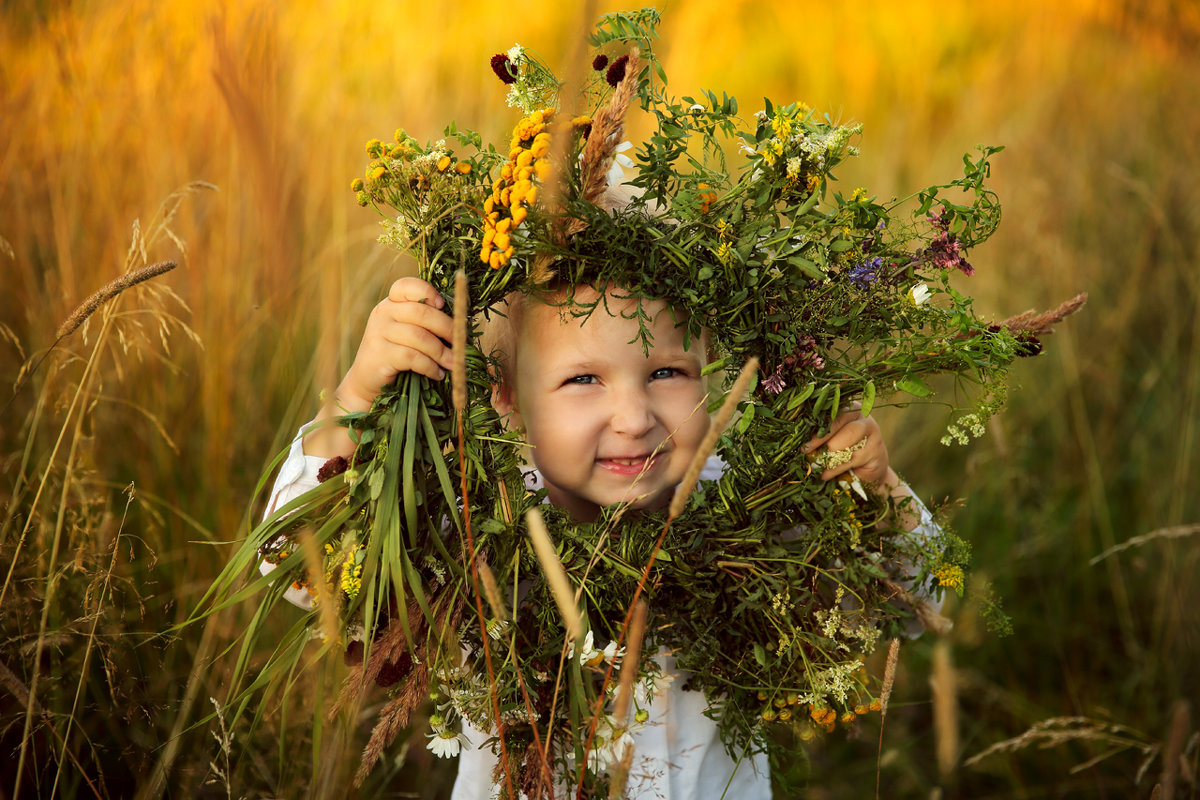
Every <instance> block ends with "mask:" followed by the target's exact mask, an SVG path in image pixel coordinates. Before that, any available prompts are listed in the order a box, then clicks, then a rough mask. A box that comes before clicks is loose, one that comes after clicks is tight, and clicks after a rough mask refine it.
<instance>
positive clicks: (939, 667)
mask: <svg viewBox="0 0 1200 800" xmlns="http://www.w3.org/2000/svg"><path fill="white" fill-rule="evenodd" d="M929 685H930V689H931V690H932V695H933V731H934V739H935V740H936V741H937V765H938V773H939V774H941V776H942V780H943V781H946V782H948V781H950V780H952V779H953V775H954V765H955V762H956V761H957V760H958V697H957V695H958V689H957V686H956V680H955V674H954V664H953V663H952V662H951V657H950V644H949V642H947V641H946V640H945V639H939V640H938V642H937V643H936V644H935V645H934V646H933V671H932V674H931V675H930V677H929Z"/></svg>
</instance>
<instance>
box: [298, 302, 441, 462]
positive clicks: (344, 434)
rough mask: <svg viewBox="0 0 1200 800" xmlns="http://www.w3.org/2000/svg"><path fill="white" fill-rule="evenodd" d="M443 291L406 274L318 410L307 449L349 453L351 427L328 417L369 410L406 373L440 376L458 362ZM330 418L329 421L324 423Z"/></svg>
mask: <svg viewBox="0 0 1200 800" xmlns="http://www.w3.org/2000/svg"><path fill="white" fill-rule="evenodd" d="M444 305H445V301H444V300H443V299H442V297H441V295H439V294H438V293H437V291H435V290H434V288H433V287H432V286H430V285H429V284H428V283H426V282H425V281H423V280H421V279H419V278H401V279H400V280H398V281H396V282H395V283H393V284H392V287H391V289H390V290H389V291H388V296H387V297H386V298H384V299H383V300H381V301H380V302H379V304H378V305H377V306H375V308H374V309H373V310H372V311H371V316H370V317H369V318H368V319H367V326H366V330H364V331H363V338H362V342H361V343H359V345H358V353H357V355H355V357H354V363H353V364H351V365H350V369H349V370H347V371H346V377H344V378H342V382H341V383H340V384H339V385H338V387H337V389H336V390H335V391H334V394H333V397H330V398H328V399H327V400H326V402H325V405H324V406H323V407H322V408H321V410H320V412H319V413H318V414H317V416H316V419H314V420H313V422H314V423H316V424H315V425H314V426H313V427H312V429H311V432H309V433H307V434H305V436H304V453H305V454H306V455H310V456H316V457H319V458H323V459H325V458H333V457H334V456H349V455H350V454H351V453H353V452H354V441H353V440H352V439H351V438H350V436H349V431H348V430H347V429H346V428H343V427H342V426H340V425H333V424H329V421H330V420H332V419H334V418H335V417H338V416H341V415H342V414H345V413H349V412H354V411H368V410H370V408H371V403H372V402H373V401H374V400H375V397H376V395H378V394H379V392H380V390H381V389H382V388H383V387H384V386H386V385H387V384H388V383H389V382H390V381H391V380H392V379H393V378H395V377H396V376H397V375H398V374H400V373H401V372H417V373H420V374H421V375H425V376H426V377H429V378H432V379H434V380H441V379H442V378H443V377H445V375H446V373H447V372H448V371H449V370H450V369H451V368H452V366H453V359H452V357H451V354H450V345H449V344H447V342H449V341H450V339H451V338H452V336H453V328H454V321H453V320H452V319H451V318H450V316H449V315H447V314H446V313H445V312H444V311H442V310H441V309H442V307H443V306H444ZM321 423H325V424H321Z"/></svg>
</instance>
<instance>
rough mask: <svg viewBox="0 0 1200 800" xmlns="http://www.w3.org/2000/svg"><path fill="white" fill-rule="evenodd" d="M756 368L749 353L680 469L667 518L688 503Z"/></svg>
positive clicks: (680, 510) (755, 363) (678, 513)
mask: <svg viewBox="0 0 1200 800" xmlns="http://www.w3.org/2000/svg"><path fill="white" fill-rule="evenodd" d="M756 372H758V359H757V358H754V357H753V356H751V357H750V358H749V359H748V360H747V361H746V365H745V366H744V367H742V371H741V372H740V373H739V374H738V376H737V380H736V381H734V382H733V388H732V389H730V390H729V394H727V395H726V396H725V402H723V403H722V404H721V409H720V410H719V411H718V412H717V415H716V416H715V417H714V418H713V421H712V424H711V425H710V426H709V428H708V433H706V434H705V435H704V439H703V440H702V441H701V442H700V446H699V447H698V448H697V449H696V452H695V454H694V455H693V456H692V460H691V462H689V463H688V467H687V470H685V471H684V473H683V480H682V481H680V482H679V485H678V486H677V487H675V494H674V495H672V497H671V505H670V508H669V509H668V510H667V519H668V520H672V519H675V518H676V517H678V516H679V515H680V514H681V513H683V509H684V507H685V506H686V505H687V499H688V495H690V494H691V493H692V489H694V488H696V481H697V480H699V478H700V471H701V470H702V469H704V462H705V461H707V460H708V456H709V455H710V454H711V453H712V451H713V448H714V447H716V446H717V440H718V439H720V438H721V434H722V433H724V432H725V426H726V425H728V424H729V420H730V419H731V418H732V417H733V412H734V410H735V409H736V408H737V405H738V403H740V402H741V401H742V397H744V396H745V394H746V390H747V389H749V388H750V381H751V380H752V379H753V378H754V374H755V373H756Z"/></svg>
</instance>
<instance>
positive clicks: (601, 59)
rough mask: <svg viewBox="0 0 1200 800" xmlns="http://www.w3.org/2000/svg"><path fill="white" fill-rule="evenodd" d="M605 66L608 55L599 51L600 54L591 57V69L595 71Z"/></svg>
mask: <svg viewBox="0 0 1200 800" xmlns="http://www.w3.org/2000/svg"><path fill="white" fill-rule="evenodd" d="M607 66H608V56H606V55H604V53H601V54H600V55H598V56H596V57H595V58H593V59H592V69H594V70H596V72H599V71H600V70H602V69H604V68H605V67H607Z"/></svg>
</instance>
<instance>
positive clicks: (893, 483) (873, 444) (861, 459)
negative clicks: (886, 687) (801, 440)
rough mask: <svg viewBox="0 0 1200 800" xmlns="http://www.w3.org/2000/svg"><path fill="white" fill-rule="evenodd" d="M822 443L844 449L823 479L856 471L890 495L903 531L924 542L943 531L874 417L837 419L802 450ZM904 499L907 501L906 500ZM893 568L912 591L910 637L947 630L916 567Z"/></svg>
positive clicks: (937, 602)
mask: <svg viewBox="0 0 1200 800" xmlns="http://www.w3.org/2000/svg"><path fill="white" fill-rule="evenodd" d="M860 442H861V444H859V443H860ZM822 445H824V446H825V447H827V448H828V449H829V451H830V452H837V451H841V454H842V458H835V459H832V462H831V463H830V465H829V467H828V468H827V469H826V470H825V471H824V472H822V473H821V477H822V478H823V479H825V480H833V479H835V478H837V477H838V476H839V475H845V474H847V473H849V472H850V471H851V470H853V471H854V475H855V476H856V477H857V478H858V479H859V480H861V481H862V482H863V483H865V484H867V485H868V486H870V487H872V488H873V489H874V490H875V491H877V492H880V493H886V494H887V495H888V496H890V497H891V498H892V500H893V501H895V507H896V509H897V514H898V517H899V518H898V520H897V521H898V522H899V523H900V526H901V527H903V528H905V529H906V530H908V531H911V535H914V536H917V537H921V538H924V539H929V538H931V537H934V536H937V534H938V533H939V530H940V529H939V528H938V526H937V523H936V522H934V521H933V515H932V514H930V513H929V510H928V509H927V508H925V505H924V503H922V502H921V500H920V498H918V497H917V496H916V495H914V494H913V492H912V490H911V489H910V488H909V487H908V484H907V483H905V482H904V481H902V480H900V478H899V476H897V475H896V471H895V470H893V469H892V467H891V465H890V463H889V461H888V453H887V445H886V444H885V443H884V441H883V433H882V432H881V431H880V429H879V423H877V422H876V421H875V420H874V419H872V418H871V417H864V416H863V415H862V413H861V412H860V411H859V410H858V408H857V407H855V408H854V409H853V410H851V411H848V412H846V413H844V414H841V415H839V416H838V417H837V419H835V420H834V421H833V424H832V425H831V426H830V430H829V433H827V434H826V435H825V436H820V437H814V438H812V439H810V440H809V441H808V443H806V444H805V446H804V449H805V451H806V452H809V453H812V452H813V451H815V450H816V449H817V448H818V447H821V446H822ZM839 462H840V463H839ZM905 498H908V501H907V502H902V501H904V500H905ZM892 568H893V570H895V573H896V579H897V581H898V583H899V586H900V587H901V588H903V589H904V590H905V591H907V592H911V593H912V598H911V602H912V605H913V608H914V611H915V612H916V619H914V620H913V621H912V622H911V623H910V625H909V626H908V636H910V637H917V636H920V635H921V632H922V631H923V630H924V629H926V628H930V629H934V630H945V629H944V628H941V627H940V626H941V624H942V622H944V620H942V618H941V617H940V616H939V614H938V612H940V611H941V607H942V602H941V600H940V599H938V598H936V597H935V596H934V594H933V590H932V587H931V585H930V582H929V581H925V582H924V583H923V584H921V585H917V584H916V582H915V581H914V580H913V579H912V577H911V575H912V573H913V572H914V571H915V570H914V568H913V565H912V564H909V563H906V562H903V561H901V562H897V563H894V564H893V565H892Z"/></svg>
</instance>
